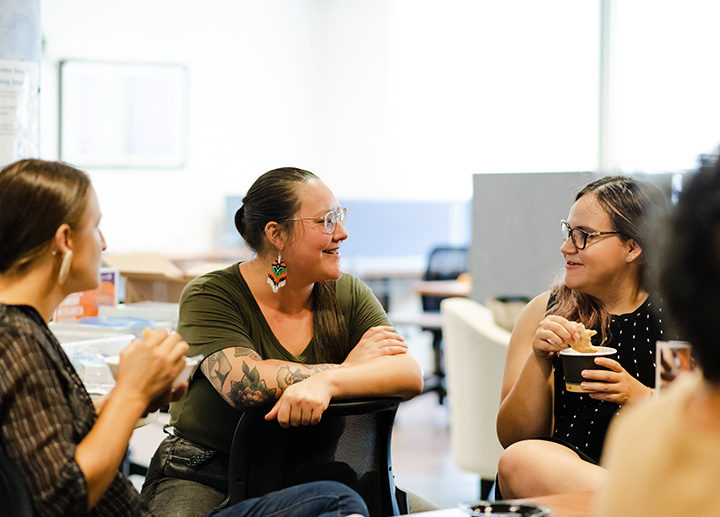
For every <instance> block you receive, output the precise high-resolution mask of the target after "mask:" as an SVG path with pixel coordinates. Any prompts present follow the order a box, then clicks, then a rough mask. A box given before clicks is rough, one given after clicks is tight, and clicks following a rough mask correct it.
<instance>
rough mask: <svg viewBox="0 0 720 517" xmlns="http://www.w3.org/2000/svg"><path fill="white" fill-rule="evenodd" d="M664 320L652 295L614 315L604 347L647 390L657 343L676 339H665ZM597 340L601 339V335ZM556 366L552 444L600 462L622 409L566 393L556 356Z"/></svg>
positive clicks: (652, 379) (581, 395)
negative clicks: (626, 311)
mask: <svg viewBox="0 0 720 517" xmlns="http://www.w3.org/2000/svg"><path fill="white" fill-rule="evenodd" d="M663 320H664V313H663V309H662V307H661V305H660V303H659V302H657V301H656V300H653V299H651V297H650V296H649V297H648V298H647V300H645V303H643V304H642V305H641V306H640V307H638V309H636V310H635V311H633V312H632V313H629V314H622V315H619V316H612V319H611V323H610V331H609V335H608V338H607V342H606V343H604V344H603V346H609V347H612V348H615V349H617V361H618V362H619V363H620V364H621V365H622V367H623V368H625V370H627V372H628V373H629V374H630V375H633V376H634V377H636V378H637V379H638V380H639V381H640V382H642V383H643V384H644V385H645V386H648V387H654V386H655V365H656V363H655V342H656V341H658V340H662V339H675V336H672V337H671V336H666V334H667V333H668V332H669V325H668V323H667V322H664V321H663ZM595 337H598V338H599V337H600V336H599V333H598V334H596V336H595ZM593 344H595V345H599V344H600V343H593ZM553 366H554V367H555V380H554V383H555V410H554V411H555V424H554V429H553V435H552V437H553V441H556V442H559V443H562V444H564V445H567V446H568V447H570V448H572V449H574V450H576V451H578V452H581V453H582V454H585V455H587V456H589V458H590V459H592V460H593V461H595V462H596V463H597V462H599V460H600V455H601V454H602V449H603V443H604V441H605V435H606V433H607V430H608V426H609V425H610V421H611V420H612V418H613V417H614V416H615V415H616V414H617V413H618V411H619V410H620V406H619V405H618V404H615V403H612V402H605V401H601V400H594V399H592V398H590V397H589V396H588V395H585V394H582V393H573V392H569V391H566V390H565V376H564V374H563V369H562V363H561V361H560V358H559V357H558V356H555V358H554V360H553ZM585 459H587V458H585Z"/></svg>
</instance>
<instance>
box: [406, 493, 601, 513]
mask: <svg viewBox="0 0 720 517" xmlns="http://www.w3.org/2000/svg"><path fill="white" fill-rule="evenodd" d="M596 494H597V492H596V491H595V490H587V491H584V492H574V493H570V494H555V495H545V496H541V497H529V498H527V499H522V501H526V502H528V503H535V504H539V505H542V506H547V507H548V508H550V509H551V510H552V512H553V513H552V515H553V517H591V516H592V514H593V511H592V510H593V505H594V499H595V496H596ZM413 515H418V516H423V517H467V515H468V514H467V513H465V512H464V511H463V510H461V509H460V508H448V509H446V510H436V511H434V512H422V513H419V514H413Z"/></svg>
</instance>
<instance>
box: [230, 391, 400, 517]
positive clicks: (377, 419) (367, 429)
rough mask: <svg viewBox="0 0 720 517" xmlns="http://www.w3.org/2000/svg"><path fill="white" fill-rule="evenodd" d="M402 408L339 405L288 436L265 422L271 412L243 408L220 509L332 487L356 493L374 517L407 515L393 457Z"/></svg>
mask: <svg viewBox="0 0 720 517" xmlns="http://www.w3.org/2000/svg"><path fill="white" fill-rule="evenodd" d="M399 403H400V399H399V398H372V399H354V400H341V401H334V402H332V403H331V404H330V406H329V407H328V409H327V410H326V411H325V413H323V416H322V419H321V421H320V423H318V424H317V425H314V426H300V427H291V428H288V429H283V428H282V427H280V425H279V424H278V423H277V421H276V420H273V421H270V422H267V421H265V418H264V417H265V415H266V414H267V412H268V411H269V410H270V407H271V406H267V405H265V406H258V407H253V408H248V409H246V410H245V412H244V413H243V415H242V417H241V418H240V421H239V422H238V425H237V427H236V429H235V436H234V438H233V443H232V447H231V451H230V464H229V488H228V497H227V499H226V500H225V502H224V503H223V506H228V505H232V504H235V503H237V502H239V501H242V500H244V499H247V498H251V497H257V496H260V495H263V494H266V493H268V492H271V491H273V490H277V489H280V488H285V487H289V486H293V485H298V484H300V483H306V482H309V481H318V480H334V481H340V482H342V483H345V484H346V485H348V486H349V487H351V488H353V489H355V490H356V491H357V492H358V493H359V494H360V495H361V496H362V497H363V499H364V500H365V503H366V504H367V506H368V509H369V510H370V515H371V516H378V517H382V516H387V515H401V514H402V513H407V510H408V508H407V495H406V494H405V493H404V492H402V491H401V490H399V489H397V488H396V487H395V480H394V476H393V472H392V463H391V456H390V440H391V435H392V426H393V422H394V420H395V414H396V412H397V409H398V406H399Z"/></svg>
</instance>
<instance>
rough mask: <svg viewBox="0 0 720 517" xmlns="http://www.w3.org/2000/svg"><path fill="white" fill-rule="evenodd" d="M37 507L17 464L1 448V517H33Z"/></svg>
mask: <svg viewBox="0 0 720 517" xmlns="http://www.w3.org/2000/svg"><path fill="white" fill-rule="evenodd" d="M33 515H35V507H34V506H33V504H32V497H31V496H30V491H29V490H28V488H27V486H26V485H25V479H24V478H23V477H22V474H21V473H20V471H19V469H18V468H17V466H16V465H15V463H14V462H13V461H12V460H11V459H10V458H9V457H8V456H7V454H6V453H5V450H4V449H3V448H2V447H0V516H8V517H10V516H12V517H32V516H33Z"/></svg>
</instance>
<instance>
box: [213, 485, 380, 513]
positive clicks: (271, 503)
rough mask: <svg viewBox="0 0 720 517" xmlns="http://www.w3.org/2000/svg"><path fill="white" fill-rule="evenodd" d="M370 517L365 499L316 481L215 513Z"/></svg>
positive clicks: (340, 488)
mask: <svg viewBox="0 0 720 517" xmlns="http://www.w3.org/2000/svg"><path fill="white" fill-rule="evenodd" d="M351 514H359V515H364V516H366V517H367V515H368V509H367V506H365V502H364V501H363V500H362V497H360V495H359V494H358V493H357V492H355V491H354V490H353V489H352V488H350V487H348V486H346V485H343V484H342V483H339V482H337V481H313V482H312V483H305V484H303V485H296V486H291V487H290V488H283V489H282V490H277V491H276V492H270V493H269V494H267V495H264V496H262V497H255V498H253V499H248V500H246V501H242V502H240V503H237V504H236V505H234V506H231V507H230V508H225V509H224V510H217V511H215V512H212V513H211V514H210V516H217V517H341V516H342V517H344V516H347V515H351Z"/></svg>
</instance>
